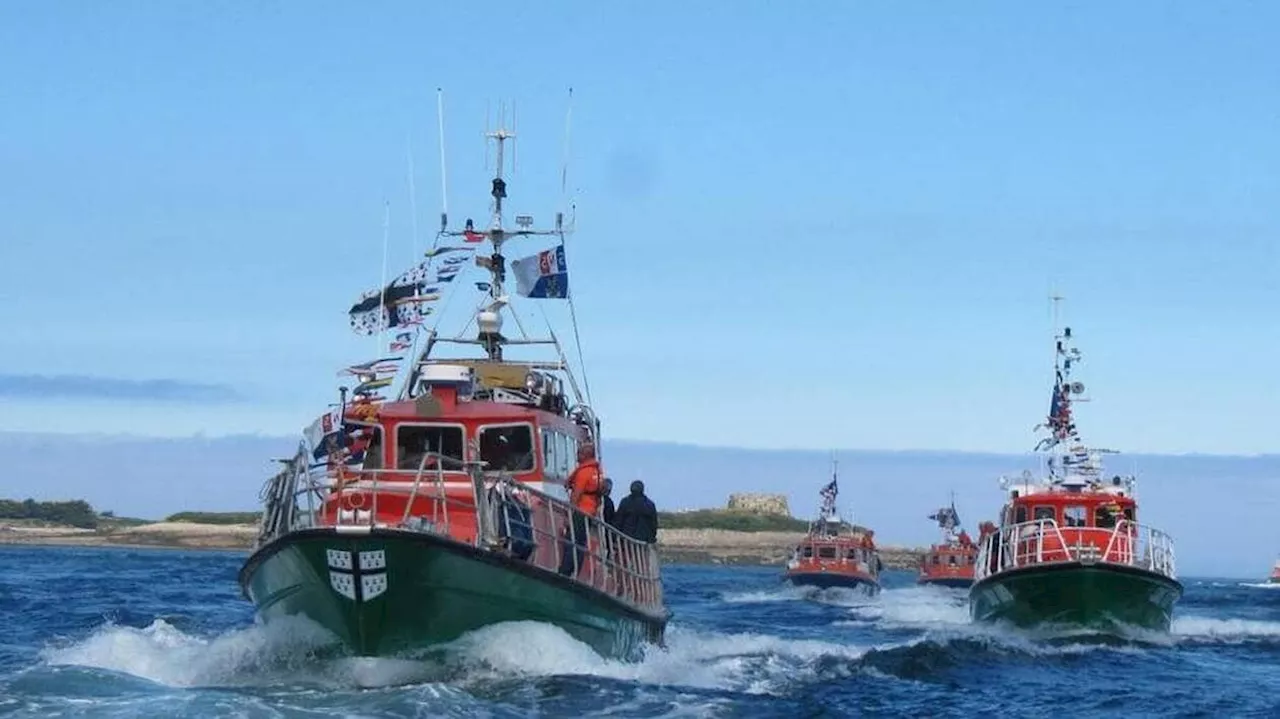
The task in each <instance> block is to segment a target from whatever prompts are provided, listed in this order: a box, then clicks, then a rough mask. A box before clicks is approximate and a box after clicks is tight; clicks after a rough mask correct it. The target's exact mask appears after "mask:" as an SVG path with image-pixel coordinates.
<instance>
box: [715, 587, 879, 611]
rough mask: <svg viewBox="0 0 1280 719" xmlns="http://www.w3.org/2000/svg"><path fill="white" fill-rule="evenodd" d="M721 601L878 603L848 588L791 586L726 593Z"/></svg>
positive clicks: (870, 596)
mask: <svg viewBox="0 0 1280 719" xmlns="http://www.w3.org/2000/svg"><path fill="white" fill-rule="evenodd" d="M722 599H724V601H725V602H728V603H730V604H764V603H769V602H801V601H804V602H818V603H821V604H831V605H835V606H840V607H853V606H862V605H867V604H871V603H875V602H878V601H879V600H878V599H877V598H876V597H874V596H872V595H870V594H869V593H868V592H867V591H866V590H864V589H850V588H848V587H827V588H825V589H819V588H818V587H805V586H795V585H792V584H779V585H778V586H776V587H771V588H769V589H757V590H754V591H748V592H726V593H725V594H723V595H722Z"/></svg>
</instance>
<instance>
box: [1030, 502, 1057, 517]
mask: <svg viewBox="0 0 1280 719" xmlns="http://www.w3.org/2000/svg"><path fill="white" fill-rule="evenodd" d="M1031 516H1032V518H1034V519H1035V520H1036V521H1039V520H1041V519H1054V518H1055V513H1054V511H1053V507H1047V506H1044V505H1041V506H1039V507H1036V508H1035V512H1034V513H1033V514H1032V515H1031Z"/></svg>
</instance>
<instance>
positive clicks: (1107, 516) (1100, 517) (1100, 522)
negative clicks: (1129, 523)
mask: <svg viewBox="0 0 1280 719" xmlns="http://www.w3.org/2000/svg"><path fill="white" fill-rule="evenodd" d="M1116 516H1117V515H1116V514H1115V512H1113V511H1112V509H1111V507H1108V506H1107V505H1105V504H1103V505H1099V507H1098V508H1097V509H1095V510H1093V526H1095V527H1100V528H1102V529H1111V528H1112V527H1114V526H1116Z"/></svg>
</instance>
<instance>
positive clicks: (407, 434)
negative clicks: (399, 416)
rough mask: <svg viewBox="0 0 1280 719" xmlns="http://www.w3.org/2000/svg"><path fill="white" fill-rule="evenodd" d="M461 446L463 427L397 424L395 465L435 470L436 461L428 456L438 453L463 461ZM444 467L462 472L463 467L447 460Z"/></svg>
mask: <svg viewBox="0 0 1280 719" xmlns="http://www.w3.org/2000/svg"><path fill="white" fill-rule="evenodd" d="M462 447H463V434H462V428H461V427H457V426H446V425H421V424H402V425H399V426H398V427H396V468H397V469H408V470H413V471H417V470H418V468H419V467H425V468H426V469H431V470H434V469H436V466H437V460H436V458H434V457H431V456H429V455H436V454H439V455H444V456H445V457H448V458H450V459H454V460H457V461H458V462H461V461H462ZM424 460H425V461H424ZM444 469H445V471H459V470H461V469H462V467H461V465H460V464H458V465H455V464H454V463H452V462H448V461H446V462H444Z"/></svg>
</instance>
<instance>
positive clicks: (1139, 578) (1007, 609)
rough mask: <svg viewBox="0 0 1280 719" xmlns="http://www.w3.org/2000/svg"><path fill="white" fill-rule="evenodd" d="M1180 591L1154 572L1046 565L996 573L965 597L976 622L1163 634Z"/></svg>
mask: <svg viewBox="0 0 1280 719" xmlns="http://www.w3.org/2000/svg"><path fill="white" fill-rule="evenodd" d="M1181 597H1182V585H1181V584H1179V583H1178V582H1177V581H1176V580H1173V579H1170V578H1168V577H1165V576H1163V575H1160V574H1156V573H1154V572H1148V571H1145V570H1141V569H1135V568H1132V567H1121V566H1115V565H1104V564H1090V565H1085V564H1079V563H1075V562H1072V563H1064V564H1049V565H1041V566H1035V567H1024V568H1021V569H1014V570H1009V571H1004V572H1000V573H999V574H996V575H993V576H990V577H986V578H985V579H983V580H982V581H980V582H977V583H976V584H974V585H973V587H972V588H971V589H970V591H969V614H970V615H971V616H972V617H973V619H975V620H977V621H1007V622H1011V623H1013V624H1015V625H1018V626H1022V627H1031V626H1036V625H1040V624H1061V625H1076V626H1083V627H1090V628H1098V629H1109V628H1117V627H1118V626H1135V627H1142V628H1146V629H1155V630H1160V631H1167V630H1168V629H1169V622H1170V621H1171V619H1172V617H1173V605H1174V603H1176V602H1177V601H1178V599H1179V598H1181Z"/></svg>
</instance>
